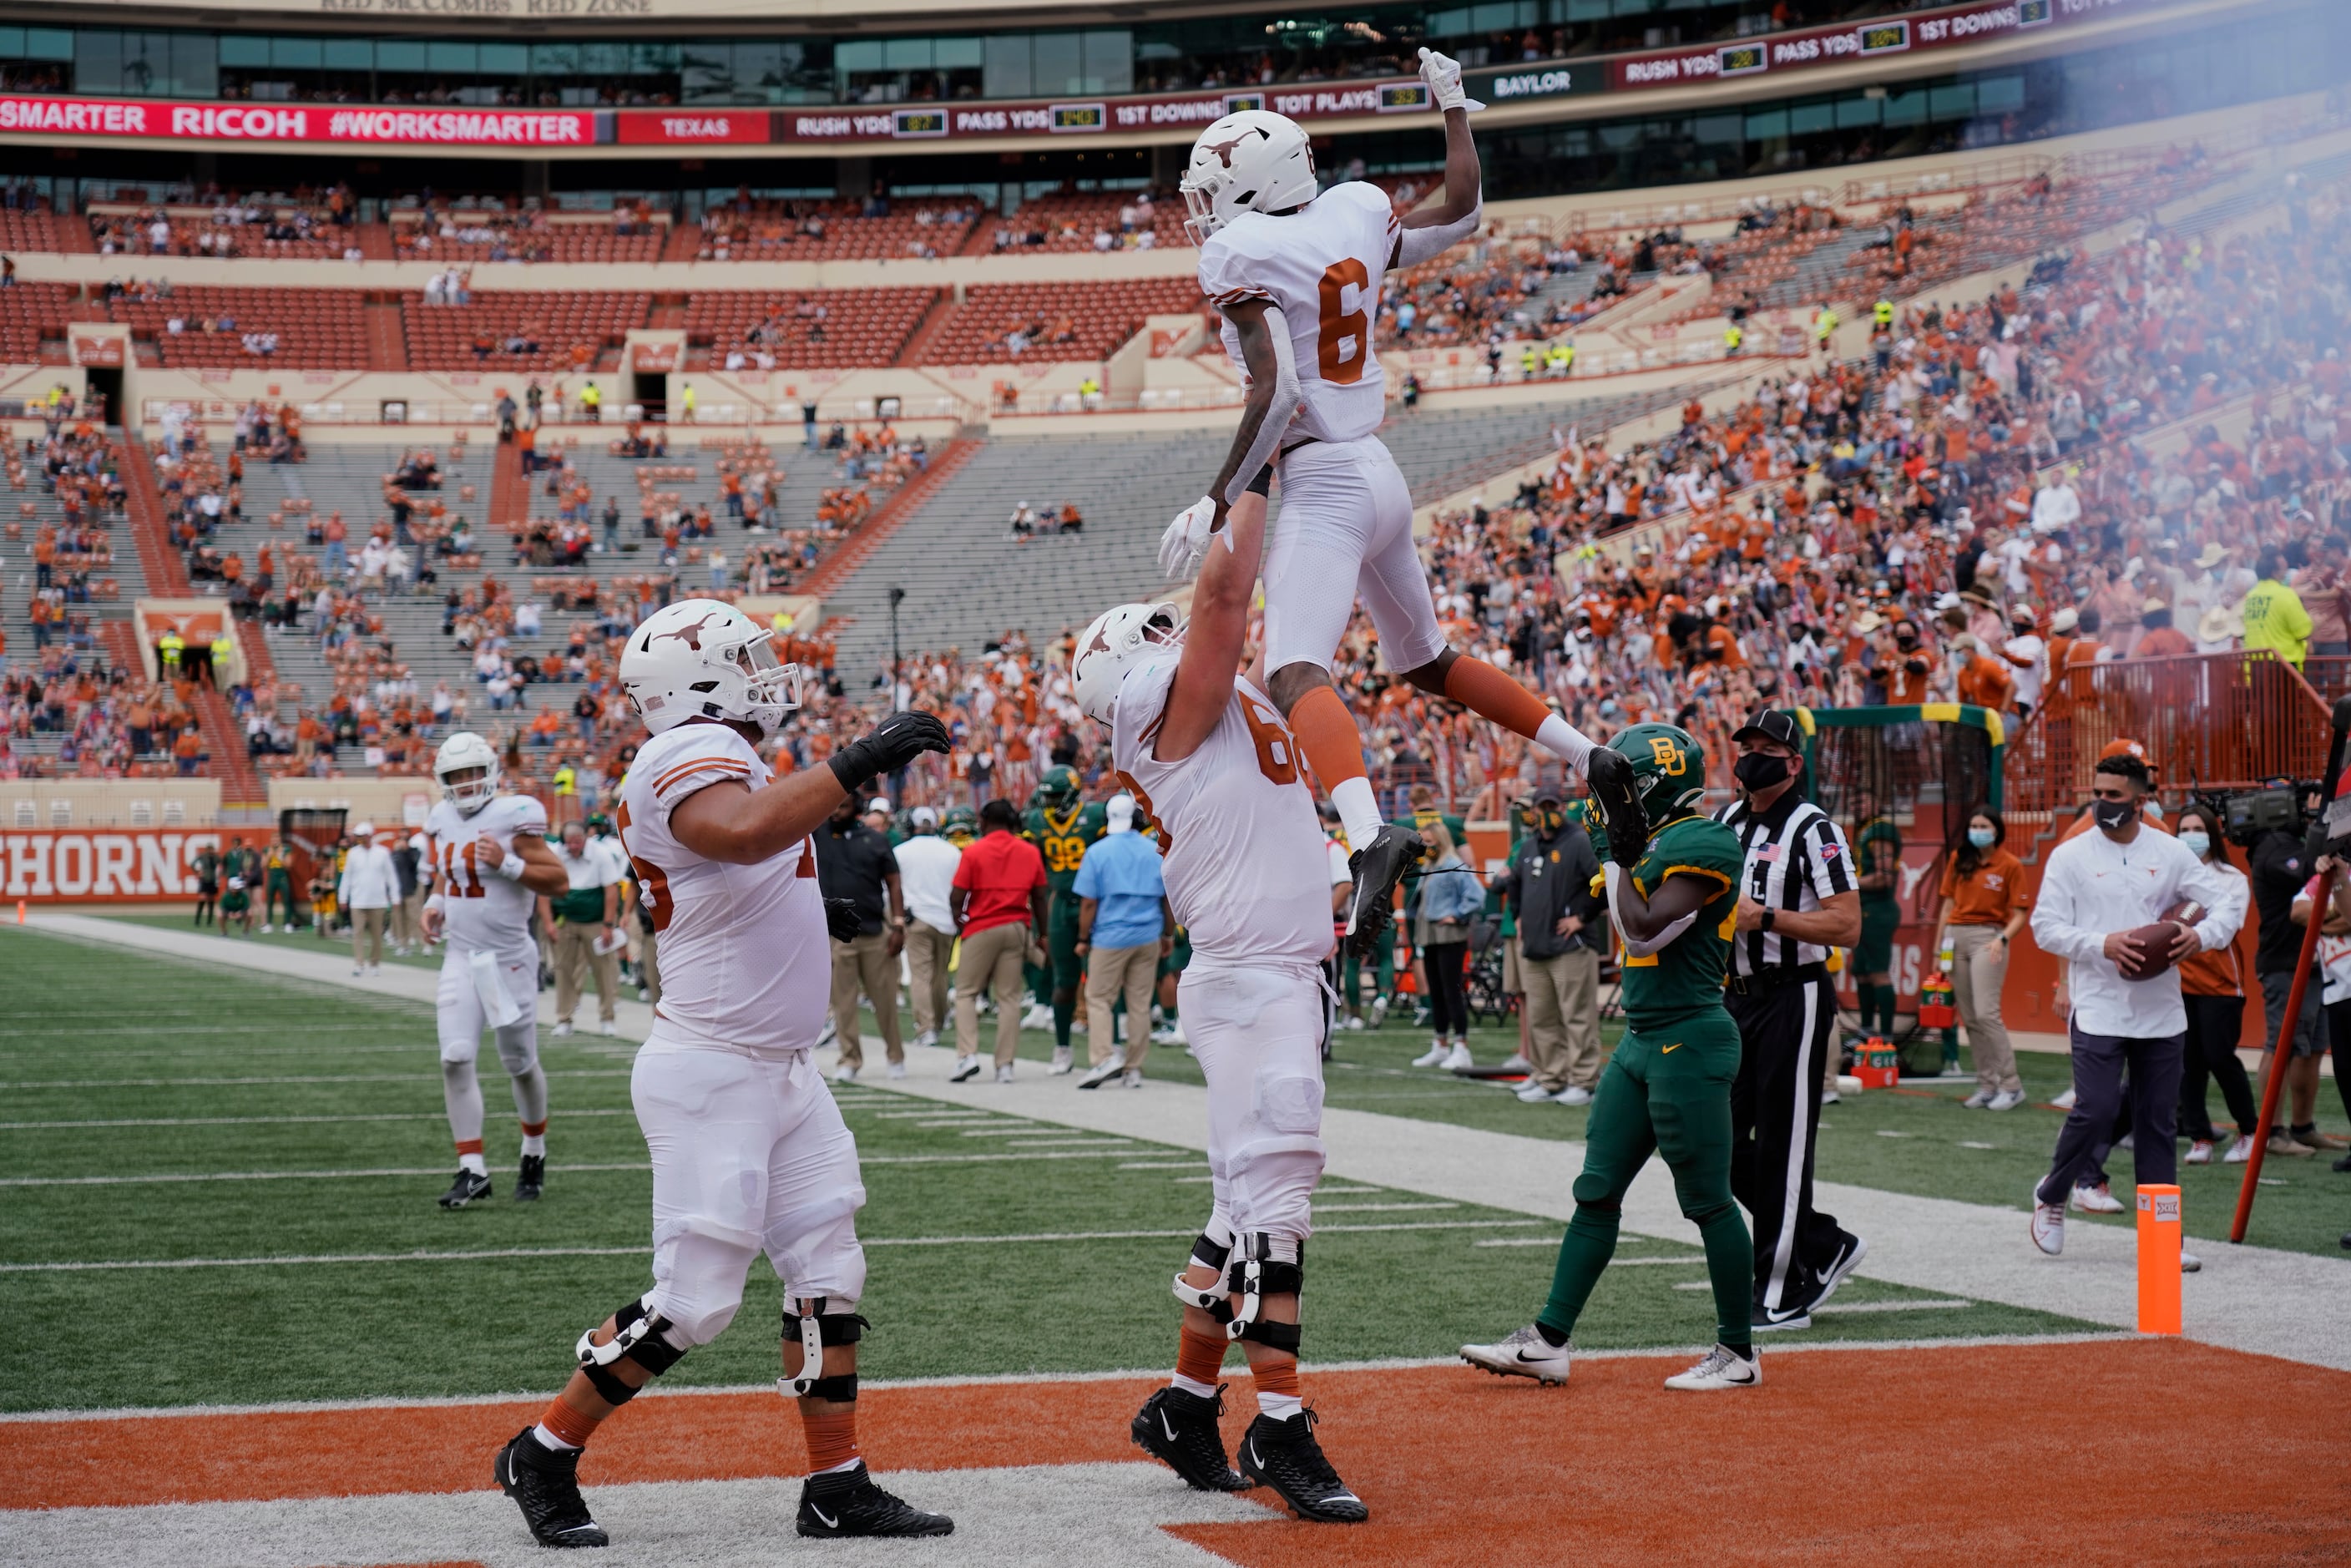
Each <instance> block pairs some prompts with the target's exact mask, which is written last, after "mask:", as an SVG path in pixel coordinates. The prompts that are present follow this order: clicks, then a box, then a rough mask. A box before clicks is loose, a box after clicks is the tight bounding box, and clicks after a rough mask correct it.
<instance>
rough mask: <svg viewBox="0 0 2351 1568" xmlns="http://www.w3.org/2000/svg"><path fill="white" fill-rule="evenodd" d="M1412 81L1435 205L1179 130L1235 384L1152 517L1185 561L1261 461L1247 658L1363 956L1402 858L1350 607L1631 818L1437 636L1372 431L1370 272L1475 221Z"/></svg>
mask: <svg viewBox="0 0 2351 1568" xmlns="http://www.w3.org/2000/svg"><path fill="white" fill-rule="evenodd" d="M1420 76H1421V79H1422V81H1423V82H1425V83H1426V84H1427V87H1428V90H1429V99H1430V101H1431V102H1432V103H1433V104H1434V105H1435V106H1436V107H1437V109H1439V110H1442V111H1443V112H1444V116H1445V194H1444V197H1443V199H1441V200H1439V201H1435V202H1431V203H1429V204H1426V205H1423V206H1421V207H1418V208H1416V209H1415V210H1414V211H1412V212H1411V213H1408V214H1405V215H1404V216H1403V217H1402V218H1399V217H1397V216H1396V214H1395V211H1394V210H1393V209H1392V208H1391V207H1390V205H1389V203H1388V198H1387V194H1386V193H1384V192H1383V191H1382V190H1380V189H1379V188H1378V187H1377V186H1375V185H1373V184H1370V183H1364V182H1361V181H1349V182H1345V183H1340V184H1336V185H1333V186H1332V187H1331V188H1330V189H1329V190H1327V191H1323V192H1322V193H1320V194H1319V195H1318V194H1317V193H1316V185H1315V179H1314V160H1313V153H1312V150H1311V148H1310V146H1309V145H1308V142H1307V137H1306V132H1305V131H1302V130H1301V129H1300V128H1299V126H1298V125H1297V123H1296V122H1295V121H1293V120H1289V119H1287V118H1285V117H1284V116H1281V115H1279V114H1274V113H1270V112H1269V111H1267V110H1259V109H1250V110H1240V111H1239V112H1238V113H1234V114H1228V115H1227V116H1225V118H1223V119H1222V120H1217V122H1216V123H1215V124H1213V125H1211V126H1209V127H1208V129H1207V130H1206V131H1202V132H1201V133H1200V137H1199V140H1198V141H1196V142H1195V143H1194V144H1193V147H1192V155H1191V159H1190V162H1188V164H1187V165H1186V169H1185V172H1184V179H1183V192H1184V201H1185V204H1186V206H1187V207H1188V208H1189V209H1190V211H1191V214H1192V215H1191V217H1190V218H1189V219H1188V220H1187V222H1186V228H1187V229H1188V230H1189V231H1190V233H1191V235H1192V237H1193V238H1194V239H1195V240H1196V241H1197V242H1198V243H1199V246H1200V290H1201V292H1202V293H1204V294H1206V295H1207V297H1208V298H1209V299H1211V300H1212V301H1214V302H1215V304H1216V307H1217V309H1218V310H1219V311H1221V312H1222V313H1223V315H1224V318H1225V324H1224V329H1223V336H1224V343H1225V351H1226V352H1227V353H1228V354H1229V355H1230V356H1231V358H1232V361H1233V363H1234V365H1235V366H1236V367H1237V368H1238V370H1239V371H1241V372H1242V375H1243V377H1244V378H1245V380H1246V381H1247V383H1248V387H1249V393H1248V399H1247V401H1246V402H1245V403H1244V404H1243V407H1242V410H1241V423H1240V427H1239V429H1238V430H1237V431H1236V432H1235V433H1234V435H1233V444H1232V450H1231V451H1230V453H1229V454H1228V455H1227V456H1226V458H1225V464H1224V466H1223V468H1221V469H1220V470H1218V472H1217V477H1216V481H1215V483H1214V484H1212V485H1211V486H1209V490H1208V494H1207V495H1206V496H1204V497H1201V498H1200V499H1199V500H1198V501H1196V502H1195V503H1194V504H1193V505H1192V506H1190V507H1186V509H1185V510H1184V512H1183V513H1182V514H1181V515H1180V516H1178V517H1176V518H1175V521H1174V522H1172V523H1170V524H1169V525H1168V526H1167V530H1166V532H1165V535H1164V536H1163V537H1162V538H1161V540H1160V547H1159V559H1160V565H1161V567H1162V569H1163V570H1165V571H1166V573H1167V574H1168V575H1169V576H1170V577H1175V578H1184V577H1189V576H1190V575H1191V574H1192V573H1193V572H1195V571H1197V570H1200V563H1201V561H1202V559H1203V558H1204V556H1205V554H1206V552H1207V547H1208V543H1209V541H1210V540H1211V539H1212V538H1214V537H1215V535H1216V534H1217V532H1218V531H1219V530H1220V529H1222V528H1223V527H1224V526H1225V517H1226V512H1227V509H1228V507H1232V506H1236V505H1238V503H1239V500H1240V497H1241V496H1242V495H1243V494H1244V493H1245V492H1246V491H1247V490H1249V489H1250V488H1251V487H1260V488H1261V487H1263V486H1264V484H1265V481H1266V477H1267V475H1268V473H1269V471H1270V465H1276V464H1278V465H1280V476H1281V513H1280V519H1279V520H1278V521H1277V522H1276V523H1275V525H1274V527H1273V528H1272V529H1271V530H1270V538H1269V542H1268V545H1267V550H1266V559H1265V642H1266V656H1265V668H1266V669H1267V670H1268V671H1269V672H1270V678H1269V679H1268V680H1267V682H1266V687H1267V690H1268V692H1269V693H1270V695H1271V696H1272V698H1273V702H1274V704H1275V706H1278V707H1279V708H1280V710H1281V712H1282V714H1283V715H1284V716H1286V717H1287V718H1288V720H1289V722H1290V727H1291V728H1292V729H1293V730H1295V731H1296V733H1297V736H1298V745H1299V749H1300V750H1301V751H1302V752H1303V753H1304V754H1305V757H1306V759H1307V761H1308V762H1309V763H1310V764H1311V765H1312V767H1313V769H1314V775H1315V777H1316V779H1319V780H1320V781H1321V783H1322V787H1323V788H1324V789H1327V790H1329V791H1330V795H1331V802H1332V805H1334V806H1335V807H1337V808H1338V810H1339V818H1340V821H1341V822H1342V823H1343V826H1344V828H1345V831H1346V834H1347V843H1348V847H1349V848H1350V849H1351V850H1352V851H1353V855H1352V856H1351V857H1350V861H1349V870H1350V871H1351V872H1353V875H1354V883H1355V885H1354V892H1353V896H1352V898H1351V899H1350V900H1349V903H1348V906H1347V912H1346V913H1347V922H1346V925H1347V932H1348V935H1349V936H1350V938H1351V940H1352V941H1353V943H1354V944H1355V945H1356V946H1357V947H1358V948H1359V949H1360V948H1364V947H1367V946H1369V945H1370V942H1371V940H1372V939H1373V938H1374V937H1375V936H1378V935H1379V933H1380V931H1381V930H1382V929H1383V928H1384V926H1385V925H1386V924H1387V920H1388V914H1389V909H1390V907H1391V904H1392V902H1393V899H1392V894H1393V893H1394V890H1395V884H1396V883H1397V882H1398V881H1399V880H1401V879H1402V878H1403V876H1404V875H1405V872H1406V871H1407V869H1409V868H1410V867H1411V866H1412V865H1413V864H1414V863H1415V862H1417V860H1418V859H1419V856H1420V850H1421V843H1420V838H1419V835H1418V834H1417V833H1416V832H1415V831H1413V830H1412V828H1411V827H1410V826H1409V825H1396V824H1392V823H1384V822H1383V821H1381V816H1380V809H1379V803H1378V800H1377V799H1376V797H1374V794H1373V792H1372V786H1371V781H1370V780H1369V779H1367V778H1366V777H1365V775H1364V755H1363V746H1362V741H1361V739H1360V737H1358V735H1357V733H1356V730H1355V721H1354V719H1353V717H1352V716H1350V715H1349V714H1348V712H1347V708H1346V705H1345V704H1344V703H1343V701H1342V700H1341V698H1340V696H1339V693H1338V690H1337V688H1336V687H1335V686H1333V685H1332V681H1331V660H1332V655H1333V653H1335V652H1336V651H1337V649H1338V646H1339V639H1340V638H1341V636H1343V634H1344V633H1345V632H1346V629H1347V619H1348V616H1349V615H1350V614H1351V613H1352V612H1353V609H1354V604H1355V600H1356V598H1357V596H1358V595H1360V596H1361V597H1362V599H1363V601H1364V609H1365V610H1366V611H1367V612H1369V613H1370V615H1371V618H1372V624H1373V626H1374V629H1375V630H1376V631H1377V632H1378V633H1379V640H1380V651H1381V653H1382V654H1383V656H1384V658H1385V660H1386V662H1387V665H1388V667H1389V668H1390V669H1393V670H1398V671H1401V672H1402V673H1403V674H1404V677H1405V679H1406V680H1408V681H1410V682H1411V683H1412V684H1413V685H1416V686H1418V687H1419V688H1420V689H1421V690H1423V691H1426V692H1432V693H1435V694H1436V695H1439V696H1444V697H1447V698H1450V699H1451V700H1452V701H1455V702H1458V703H1460V704H1462V705H1463V706H1466V707H1468V708H1470V709H1472V710H1473V711H1475V712H1477V713H1479V714H1480V715H1482V716H1485V717H1487V718H1489V719H1490V720H1492V721H1493V722H1495V723H1496V724H1499V725H1501V726H1502V727H1505V728H1507V729H1510V730H1513V731H1515V732H1516V733H1518V734H1519V735H1521V736H1524V737H1527V738H1528V739H1530V740H1531V741H1534V742H1535V743H1536V744H1537V745H1540V746H1541V747H1544V748H1545V749H1546V750H1549V751H1551V752H1552V753H1553V754H1555V755H1556V756H1558V757H1560V758H1562V759H1563V760H1565V761H1566V762H1567V763H1568V765H1569V766H1570V767H1573V768H1576V769H1577V770H1579V771H1582V772H1584V773H1586V775H1587V778H1586V782H1587V783H1588V784H1590V785H1591V786H1592V789H1593V800H1595V801H1596V802H1598V804H1599V806H1600V809H1601V810H1602V812H1603V814H1604V817H1605V818H1606V821H1607V823H1608V827H1609V831H1611V832H1612V833H1617V832H1622V833H1623V834H1624V835H1625V841H1626V842H1631V841H1633V840H1634V839H1635V838H1636V837H1638V836H1639V834H1640V832H1641V831H1642V830H1643V829H1644V827H1645V826H1646V824H1645V822H1644V821H1643V819H1642V817H1641V814H1640V806H1639V802H1638V800H1636V799H1635V795H1634V789H1633V776H1632V767H1631V764H1629V763H1628V762H1626V761H1625V758H1622V757H1620V756H1618V755H1617V754H1615V753H1614V752H1612V751H1608V750H1606V749H1604V748H1601V749H1595V748H1594V747H1593V743H1592V741H1591V739H1590V737H1586V736H1585V735H1583V733H1582V732H1581V731H1579V730H1577V729H1576V728H1575V727H1573V725H1570V724H1569V723H1568V722H1567V721H1566V720H1565V719H1564V718H1562V717H1561V716H1558V715H1557V714H1554V713H1552V711H1551V710H1550V709H1549V708H1548V707H1547V706H1544V704H1543V702H1542V699H1541V698H1540V697H1538V696H1537V695H1535V694H1534V693H1532V692H1531V691H1529V690H1527V689H1526V688H1525V687H1524V686H1522V685H1519V684H1518V682H1516V681H1514V680H1512V679H1511V678H1510V676H1509V675H1507V674H1504V673H1503V672H1502V671H1500V670H1499V669H1497V668H1495V667H1494V666H1493V665H1491V664H1487V663H1485V662H1484V661H1483V660H1480V659H1475V658H1471V657H1468V656H1466V655H1464V654H1462V653H1458V652H1457V651H1456V650H1454V649H1452V648H1449V647H1447V646H1446V643H1445V637H1444V633H1443V632H1441V631H1440V630H1439V629H1438V627H1437V614H1436V609H1435V606H1434V605H1433V604H1432V603H1431V602H1430V599H1429V591H1428V579H1427V575H1426V572H1425V571H1424V570H1422V567H1421V562H1420V555H1419V552H1418V551H1417V550H1416V549H1415V548H1414V546H1413V539H1412V494H1411V492H1410V490H1409V489H1408V488H1407V487H1406V486H1405V480H1404V476H1403V475H1402V474H1400V473H1398V472H1397V470H1396V465H1395V458H1393V457H1391V456H1390V455H1388V450H1387V448H1386V447H1385V446H1384V445H1383V444H1381V443H1380V441H1379V438H1378V436H1377V435H1376V434H1374V433H1375V432H1376V431H1377V430H1378V429H1379V427H1380V423H1381V421H1382V420H1383V419H1384V418H1385V417H1386V401H1387V397H1386V376H1385V374H1384V371H1382V369H1381V366H1380V361H1379V357H1378V355H1377V354H1376V353H1374V350H1373V345H1372V323H1373V322H1374V321H1375V320H1377V319H1379V310H1380V279H1381V278H1382V277H1383V276H1384V274H1385V273H1387V272H1388V271H1389V270H1391V269H1392V268H1395V267H1412V266H1415V265H1416V264H1418V263H1420V262H1423V261H1426V260H1429V259H1430V258H1432V257H1434V256H1441V255H1443V254H1444V253H1445V252H1446V251H1447V249H1448V248H1450V247H1451V246H1454V245H1455V244H1457V243H1458V242H1459V241H1461V240H1463V239H1465V238H1467V237H1468V236H1469V235H1474V234H1476V233H1477V232H1478V227H1479V222H1480V219H1481V216H1482V214H1483V212H1484V206H1483V203H1482V201H1481V199H1480V196H1479V164H1478V147H1477V143H1476V141H1474V140H1472V138H1471V136H1470V134H1469V113H1468V111H1469V110H1471V109H1476V108H1482V107H1483V106H1482V105H1480V104H1478V103H1476V102H1474V101H1473V100H1472V99H1469V98H1468V96H1467V95H1466V94H1464V92H1463V91H1462V89H1461V68H1460V67H1459V66H1458V65H1457V64H1456V63H1454V62H1453V61H1452V60H1450V59H1447V57H1445V56H1443V55H1440V54H1437V53H1436V52H1435V51H1433V50H1429V49H1423V50H1421V51H1420Z"/></svg>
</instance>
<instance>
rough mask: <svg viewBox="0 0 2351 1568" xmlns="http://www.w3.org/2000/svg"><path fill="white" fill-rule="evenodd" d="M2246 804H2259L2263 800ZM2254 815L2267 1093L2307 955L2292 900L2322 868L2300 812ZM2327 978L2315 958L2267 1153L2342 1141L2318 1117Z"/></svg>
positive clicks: (2249, 842) (2257, 959)
mask: <svg viewBox="0 0 2351 1568" xmlns="http://www.w3.org/2000/svg"><path fill="white" fill-rule="evenodd" d="M2277 788H2278V789H2281V790H2285V791H2289V795H2288V798H2289V799H2292V798H2293V797H2292V795H2291V793H2290V791H2291V789H2292V787H2291V786H2290V785H2287V784H2284V783H2281V784H2280V785H2278V786H2277ZM2248 804H2249V805H2252V806H2255V807H2258V806H2259V805H2260V804H2261V802H2259V801H2253V802H2248ZM2249 816H2250V817H2251V820H2252V822H2253V823H2254V824H2255V826H2254V827H2253V829H2252V832H2251V834H2250V836H2246V837H2243V838H2241V842H2243V843H2244V846H2245V862H2246V864H2247V866H2248V867H2249V868H2250V870H2251V872H2252V883H2253V907H2254V909H2255V910H2257V911H2258V912H2259V913H2260V915H2261V930H2260V932H2259V933H2258V934H2257V936H2255V938H2254V943H2253V973H2254V974H2256V975H2258V976H2259V977H2261V982H2262V1012H2263V1014H2264V1015H2265V1016H2266V1019H2267V1020H2268V1026H2269V1027H2268V1029H2267V1030H2266V1033H2267V1037H2268V1041H2269V1043H2268V1044H2267V1045H2266V1046H2265V1047H2264V1048H2263V1050H2262V1080H2261V1082H2262V1089H2263V1092H2264V1093H2266V1092H2267V1085H2268V1082H2269V1074H2270V1072H2271V1071H2272V1070H2273V1068H2274V1067H2275V1066H2276V1063H2277V1060H2278V1056H2279V1040H2278V1033H2279V1030H2280V1029H2281V1027H2282V1026H2283V1024H2284V1022H2285V1000H2286V995H2287V993H2288V992H2290V991H2291V990H2293V988H2294V967H2295V966H2296V965H2297V964H2298V963H2299V962H2300V961H2301V959H2302V933H2303V925H2302V924H2301V923H2298V922H2296V921H2295V919H2294V900H2295V899H2296V898H2297V897H2299V896H2300V895H2301V893H2302V890H2303V887H2304V884H2305V883H2308V882H2309V881H2310V879H2311V877H2312V875H2313V874H2314V873H2315V871H2316V869H2317V868H2316V867H2315V866H2314V865H2313V864H2312V863H2311V859H2310V852H2309V851H2308V849H2307V848H2306V847H2305V846H2304V828H2303V825H2302V821H2301V817H2300V813H2299V812H2297V811H2294V810H2291V809H2289V810H2283V811H2279V810H2271V811H2268V812H2258V811H2256V812H2252V813H2249ZM2323 979H2324V977H2322V976H2321V975H2320V973H2319V972H2318V968H2317V965H2316V963H2315V961H2314V962H2313V964H2312V967H2311V977H2310V983H2309V985H2308V986H2307V987H2305V988H2304V996H2303V1002H2302V1012H2301V1013H2300V1015H2299V1016H2297V1017H2296V1018H2295V1019H2294V1039H2293V1040H2291V1041H2290V1042H2288V1043H2287V1047H2286V1050H2285V1052H2284V1056H2285V1067H2284V1071H2285V1092H2286V1102H2287V1114H2286V1115H2284V1116H2283V1117H2281V1118H2280V1120H2279V1122H2278V1123H2277V1124H2276V1125H2274V1126H2273V1127H2272V1128H2271V1129H2270V1144H2269V1152H2270V1153H2271V1154H2273V1155H2293V1156H2294V1157H2296V1158H2299V1159H2307V1158H2309V1157H2310V1156H2311V1155H2315V1154H2317V1153H2318V1151H2319V1150H2321V1149H2323V1148H2329V1147H2334V1148H2340V1147H2342V1146H2343V1140H2342V1139H2340V1138H2336V1137H2334V1136H2333V1135H2332V1134H2323V1133H2321V1132H2319V1130H2318V1127H2317V1124H2316V1117H2317V1114H2318V1061H2319V1058H2320V1057H2321V1056H2322V1055H2324V1054H2325V1051H2326V1022H2325V1009H2323V1008H2321V1007H2320V1006H2318V1005H2317V1003H2318V1000H2319V997H2320V994H2321V993H2320V987H2321V985H2322V984H2323Z"/></svg>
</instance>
